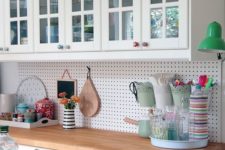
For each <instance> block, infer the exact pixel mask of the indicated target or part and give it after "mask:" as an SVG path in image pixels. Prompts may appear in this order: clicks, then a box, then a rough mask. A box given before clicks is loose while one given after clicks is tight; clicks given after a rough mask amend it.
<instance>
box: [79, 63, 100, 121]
mask: <svg viewBox="0 0 225 150" xmlns="http://www.w3.org/2000/svg"><path fill="white" fill-rule="evenodd" d="M87 68H88V73H87V80H86V81H85V84H84V86H83V88H82V90H81V93H80V96H79V97H80V103H79V106H80V111H81V112H82V114H83V115H84V116H86V117H92V116H94V115H96V113H97V112H98V110H99V108H100V97H99V95H98V92H97V90H96V88H95V86H94V83H93V81H92V79H91V76H90V72H91V69H90V67H87Z"/></svg>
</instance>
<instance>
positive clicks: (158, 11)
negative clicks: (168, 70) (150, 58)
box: [142, 0, 188, 50]
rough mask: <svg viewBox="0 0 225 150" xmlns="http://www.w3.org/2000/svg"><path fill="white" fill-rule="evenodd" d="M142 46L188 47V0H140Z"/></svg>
mask: <svg viewBox="0 0 225 150" xmlns="http://www.w3.org/2000/svg"><path fill="white" fill-rule="evenodd" d="M142 48H143V49H173V50H174V49H186V48H188V1H182V0H142Z"/></svg>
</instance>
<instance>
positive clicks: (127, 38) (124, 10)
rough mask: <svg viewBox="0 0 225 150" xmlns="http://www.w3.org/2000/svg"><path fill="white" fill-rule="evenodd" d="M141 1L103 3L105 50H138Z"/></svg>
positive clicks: (106, 0) (103, 44)
mask: <svg viewBox="0 0 225 150" xmlns="http://www.w3.org/2000/svg"><path fill="white" fill-rule="evenodd" d="M140 8H141V1H140V0H103V1H102V48H103V50H137V49H140V45H139V43H140V41H141V34H140V33H141V14H140V13H141V9H140Z"/></svg>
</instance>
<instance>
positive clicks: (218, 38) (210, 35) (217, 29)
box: [198, 22, 225, 59]
mask: <svg viewBox="0 0 225 150" xmlns="http://www.w3.org/2000/svg"><path fill="white" fill-rule="evenodd" d="M198 50H199V51H202V52H213V53H218V54H219V55H218V59H221V55H220V53H225V42H224V40H223V39H222V28H221V25H220V24H219V23H218V22H212V23H210V24H209V25H208V30H207V37H206V38H205V39H204V40H203V41H202V42H201V43H200V45H199V46H198Z"/></svg>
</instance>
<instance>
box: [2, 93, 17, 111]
mask: <svg viewBox="0 0 225 150" xmlns="http://www.w3.org/2000/svg"><path fill="white" fill-rule="evenodd" d="M15 106H16V94H0V113H4V112H14V111H15Z"/></svg>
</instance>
